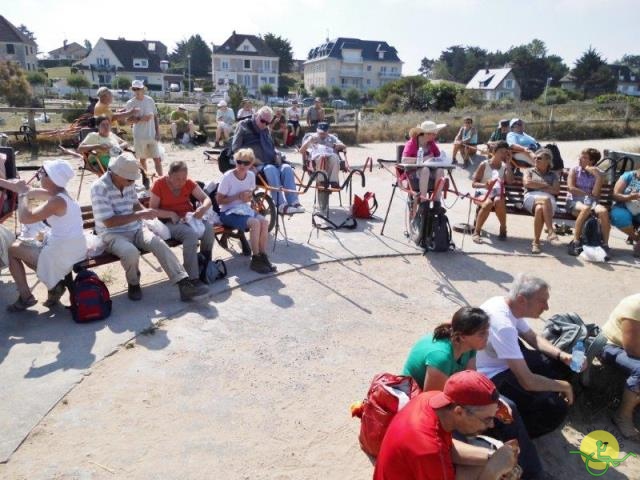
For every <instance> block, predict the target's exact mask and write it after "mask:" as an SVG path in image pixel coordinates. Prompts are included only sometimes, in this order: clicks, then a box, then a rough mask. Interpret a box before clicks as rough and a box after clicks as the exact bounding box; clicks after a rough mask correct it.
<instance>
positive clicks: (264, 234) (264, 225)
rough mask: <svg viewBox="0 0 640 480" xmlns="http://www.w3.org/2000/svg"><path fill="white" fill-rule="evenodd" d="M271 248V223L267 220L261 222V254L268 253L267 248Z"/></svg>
mask: <svg viewBox="0 0 640 480" xmlns="http://www.w3.org/2000/svg"><path fill="white" fill-rule="evenodd" d="M268 246H269V222H268V221H267V219H266V218H263V219H261V220H260V242H259V245H258V247H259V252H260V253H265V252H266V251H267V247H268Z"/></svg>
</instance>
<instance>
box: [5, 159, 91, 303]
mask: <svg viewBox="0 0 640 480" xmlns="http://www.w3.org/2000/svg"><path fill="white" fill-rule="evenodd" d="M36 175H37V178H38V179H39V180H40V184H41V186H42V188H31V187H29V186H28V185H27V184H26V183H24V182H19V183H17V184H16V191H18V193H19V195H18V218H19V220H20V223H23V224H27V225H29V224H32V223H37V222H41V221H43V220H46V221H47V223H48V224H49V226H50V227H51V230H50V232H49V233H48V235H47V236H46V238H45V239H44V241H43V242H42V245H39V244H38V243H34V242H33V241H31V242H28V241H16V242H15V243H14V244H13V245H11V247H9V271H10V272H11V276H12V277H13V279H14V281H15V282H16V287H17V288H18V293H19V295H20V296H19V297H18V299H17V300H16V301H15V302H14V303H12V304H11V305H9V306H8V307H7V310H8V311H9V312H19V311H22V310H25V309H27V308H29V307H31V306H33V305H35V304H36V299H35V297H34V296H33V294H32V293H31V290H30V289H29V285H28V283H27V277H26V271H25V268H24V266H25V265H27V266H28V267H29V268H31V269H33V270H35V271H36V274H37V276H38V279H39V280H40V281H41V282H42V283H44V284H45V285H46V287H47V289H48V290H49V296H48V298H47V301H46V302H45V303H44V305H45V306H47V307H52V306H54V305H55V304H56V303H58V301H59V300H60V297H61V296H62V294H63V293H64V288H65V287H64V283H63V281H62V280H63V279H64V277H65V276H66V275H67V274H68V273H69V272H70V271H71V269H72V268H73V264H74V263H76V262H79V261H81V260H83V259H85V258H86V256H87V245H86V241H85V238H84V232H83V231H82V214H81V212H80V206H79V205H78V203H77V202H76V201H75V200H73V199H72V198H71V196H70V195H69V194H68V193H67V191H66V189H65V187H66V185H67V183H69V180H71V179H72V178H73V177H74V175H75V173H74V171H73V168H72V167H71V165H70V164H69V162H67V161H66V160H62V159H56V160H46V161H45V162H44V163H43V165H42V168H41V169H40V170H39V171H38V173H37V174H36ZM31 199H34V200H39V201H41V202H44V203H41V204H40V205H39V206H37V207H35V208H30V207H29V203H28V202H29V200H31Z"/></svg>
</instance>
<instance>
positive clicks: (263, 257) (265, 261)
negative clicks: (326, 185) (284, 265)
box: [258, 253, 278, 272]
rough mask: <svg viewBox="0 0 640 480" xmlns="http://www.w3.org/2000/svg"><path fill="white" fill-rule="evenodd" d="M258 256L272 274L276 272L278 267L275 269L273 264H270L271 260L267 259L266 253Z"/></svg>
mask: <svg viewBox="0 0 640 480" xmlns="http://www.w3.org/2000/svg"><path fill="white" fill-rule="evenodd" d="M258 256H259V257H260V258H261V259H262V261H263V263H264V264H265V265H267V266H269V268H270V269H271V271H272V272H277V271H278V267H276V266H275V265H273V263H271V260H269V257H267V254H266V253H260V254H258Z"/></svg>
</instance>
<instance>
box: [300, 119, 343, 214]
mask: <svg viewBox="0 0 640 480" xmlns="http://www.w3.org/2000/svg"><path fill="white" fill-rule="evenodd" d="M346 148H347V147H346V146H345V144H344V143H342V142H341V141H340V140H339V139H338V137H337V136H335V135H332V134H330V133H329V124H328V123H327V122H320V123H318V127H317V129H316V133H312V134H307V135H305V140H304V142H303V144H302V146H301V147H300V153H301V154H302V155H303V157H304V155H305V154H306V153H307V152H308V153H309V156H310V158H311V161H312V162H313V164H314V168H315V169H316V170H322V171H323V172H325V173H326V174H327V177H328V180H329V184H330V187H331V188H332V189H339V188H340V183H339V180H340V179H339V175H340V156H339V155H338V152H344V151H345V150H346ZM318 186H319V187H324V188H326V187H327V185H326V184H324V181H323V180H318ZM330 193H331V191H330V190H323V189H319V190H318V208H319V210H320V213H321V214H322V215H325V216H326V215H327V213H329V194H330Z"/></svg>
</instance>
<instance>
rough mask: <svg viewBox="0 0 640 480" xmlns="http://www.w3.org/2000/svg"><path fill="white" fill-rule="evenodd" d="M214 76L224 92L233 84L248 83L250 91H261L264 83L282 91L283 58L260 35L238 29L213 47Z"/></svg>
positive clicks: (220, 90)
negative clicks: (245, 33)
mask: <svg viewBox="0 0 640 480" xmlns="http://www.w3.org/2000/svg"><path fill="white" fill-rule="evenodd" d="M211 65H212V67H211V72H212V73H211V76H212V79H213V84H214V85H215V87H216V92H218V93H224V92H226V91H227V89H228V88H229V85H231V84H233V83H237V84H239V85H244V86H245V87H246V88H247V91H248V92H249V95H253V96H258V95H260V87H262V86H263V85H266V84H269V85H271V86H272V87H273V92H274V94H275V93H277V92H278V75H279V73H280V59H279V57H278V55H276V53H275V52H274V51H273V50H271V48H269V47H268V46H267V44H266V43H265V42H264V40H262V39H261V38H260V37H256V36H255V35H243V34H239V33H236V32H235V30H234V31H233V33H232V34H231V36H230V37H229V38H228V39H227V40H226V41H225V42H224V43H223V44H222V45H219V46H215V45H214V47H213V54H212V55H211Z"/></svg>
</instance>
